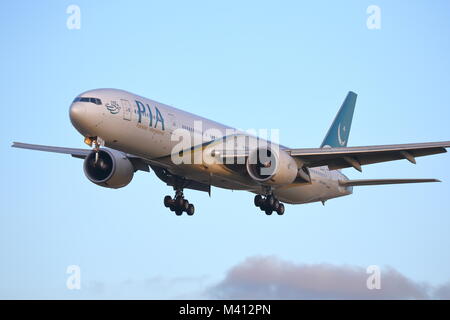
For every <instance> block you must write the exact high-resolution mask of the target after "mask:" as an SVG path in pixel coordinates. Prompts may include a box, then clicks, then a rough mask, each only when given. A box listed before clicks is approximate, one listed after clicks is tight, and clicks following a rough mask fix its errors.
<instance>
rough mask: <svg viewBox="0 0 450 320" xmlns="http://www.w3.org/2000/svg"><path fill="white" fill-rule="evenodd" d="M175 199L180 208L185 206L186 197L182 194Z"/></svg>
mask: <svg viewBox="0 0 450 320" xmlns="http://www.w3.org/2000/svg"><path fill="white" fill-rule="evenodd" d="M174 201H175V205H176V206H177V207H178V208H183V202H184V199H183V198H182V197H181V196H178V197H176V198H175V200H174Z"/></svg>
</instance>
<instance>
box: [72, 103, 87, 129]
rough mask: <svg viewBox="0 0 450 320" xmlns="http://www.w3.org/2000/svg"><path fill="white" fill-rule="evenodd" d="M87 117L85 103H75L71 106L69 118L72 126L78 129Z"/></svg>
mask: <svg viewBox="0 0 450 320" xmlns="http://www.w3.org/2000/svg"><path fill="white" fill-rule="evenodd" d="M85 115H86V105H85V104H84V103H78V102H74V103H72V105H71V106H70V109H69V116H70V121H72V124H73V125H74V126H75V127H77V126H79V125H80V124H81V122H82V121H83V119H84V118H85Z"/></svg>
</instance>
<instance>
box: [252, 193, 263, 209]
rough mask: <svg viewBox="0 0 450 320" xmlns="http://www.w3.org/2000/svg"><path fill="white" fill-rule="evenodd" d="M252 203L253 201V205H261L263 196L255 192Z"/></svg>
mask: <svg viewBox="0 0 450 320" xmlns="http://www.w3.org/2000/svg"><path fill="white" fill-rule="evenodd" d="M254 203H255V206H257V207H261V205H262V204H263V197H262V196H261V195H260V194H257V195H256V196H255V201H254Z"/></svg>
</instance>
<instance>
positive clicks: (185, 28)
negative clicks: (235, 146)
mask: <svg viewBox="0 0 450 320" xmlns="http://www.w3.org/2000/svg"><path fill="white" fill-rule="evenodd" d="M70 4H76V5H78V6H79V7H80V9H81V29H80V30H68V29H67V27H66V20H67V18H68V14H66V8H67V7H68V5H70ZM371 4H376V5H378V6H379V7H380V8H381V19H382V20H381V29H380V30H369V29H367V27H366V19H367V17H368V15H367V14H366V9H367V7H368V6H369V5H371ZM449 9H450V5H449V3H448V1H433V2H430V1H422V0H421V1H419V0H415V1H341V2H336V1H314V2H311V1H310V2H300V1H281V2H276V3H275V2H270V1H246V2H245V3H243V2H241V1H215V2H211V1H188V2H186V1H184V2H182V1H164V2H161V1H158V2H156V1H155V2H153V1H141V2H139V1H114V2H111V1H74V2H68V1H46V2H44V1H41V2H37V1H9V2H3V3H2V5H1V12H2V13H1V14H2V19H1V20H0V25H1V28H0V36H1V39H2V50H1V51H0V65H1V70H2V72H1V76H0V81H1V88H2V100H3V101H2V115H3V116H2V117H1V120H0V121H1V126H0V130H1V136H2V137H3V143H2V144H1V145H0V149H1V153H2V158H1V161H2V165H1V166H0V174H1V177H2V179H1V184H0V186H1V195H2V201H1V202H0V261H1V264H0V297H1V298H171V297H202V296H203V292H204V290H205V289H206V288H208V287H210V286H213V285H214V284H216V283H217V282H219V281H221V280H222V279H223V278H224V277H225V275H226V274H227V271H228V270H229V269H230V268H232V267H233V266H235V265H237V264H239V263H240V262H242V261H244V260H245V259H246V258H248V257H253V256H276V257H278V258H280V259H284V260H286V261H292V262H293V263H298V264H303V263H307V264H308V263H309V264H318V263H329V264H332V265H337V266H340V265H351V266H360V267H363V268H365V267H366V266H368V265H373V264H375V265H380V266H382V267H384V266H390V267H393V268H395V269H396V270H398V271H399V272H401V273H402V274H403V275H405V276H406V277H408V278H410V279H412V280H413V281H416V282H425V283H428V284H430V285H439V284H442V283H446V282H448V281H450V272H449V270H450V252H449V251H448V247H449V245H450V235H449V233H448V227H449V226H450V204H449V202H448V201H447V198H448V196H449V190H450V188H449V186H450V174H449V170H448V164H449V162H450V158H449V157H448V155H437V156H432V157H427V158H420V159H418V164H417V165H416V166H413V165H411V164H409V163H408V162H407V161H398V162H392V163H386V164H379V165H373V166H369V167H365V168H364V172H363V173H362V174H360V173H358V172H356V171H354V170H350V169H348V170H345V172H344V173H345V174H347V175H348V176H350V177H351V178H438V179H441V180H443V183H440V184H426V185H401V186H379V187H366V188H364V187H361V188H355V190H354V194H353V195H351V196H349V197H344V198H341V199H336V200H331V201H329V202H328V203H327V204H326V206H325V207H322V205H321V204H309V205H298V206H291V205H288V206H286V214H285V215H284V216H283V217H278V216H271V217H268V216H266V215H264V214H262V213H261V212H260V211H259V210H258V209H256V208H255V207H254V206H253V195H252V194H250V193H245V192H231V191H224V190H219V189H216V188H215V189H213V191H212V197H211V198H209V197H208V195H207V194H203V193H200V192H196V191H187V198H188V199H189V200H190V201H191V202H193V203H195V205H196V215H195V216H194V217H187V216H182V217H177V216H175V215H174V214H171V213H169V212H168V210H167V209H166V208H164V207H163V205H162V199H163V197H164V195H166V194H172V190H171V188H169V187H167V186H165V184H164V183H162V182H161V181H159V180H158V179H157V178H156V176H155V175H154V174H153V173H150V174H147V173H138V174H136V175H135V178H134V179H133V181H132V183H131V184H130V185H129V186H127V187H126V188H123V189H119V190H109V189H103V188H101V187H98V186H96V185H94V184H92V183H90V182H89V181H88V180H87V179H86V178H85V177H84V174H83V172H82V161H80V160H78V159H74V158H71V157H67V156H64V155H56V154H47V153H39V152H32V151H25V150H17V149H11V148H10V144H11V142H12V141H22V142H30V143H39V144H48V145H58V146H70V147H84V145H83V138H82V137H81V136H80V135H79V133H78V132H77V131H76V130H75V129H74V128H73V127H72V126H71V124H70V120H69V117H68V107H69V105H70V102H71V101H72V99H73V98H74V97H75V96H76V95H77V94H78V93H80V92H82V91H85V90H88V89H93V88H102V87H112V88H121V89H125V90H129V91H131V92H135V93H137V94H140V95H143V96H146V97H148V98H151V99H154V100H157V101H160V102H163V103H166V104H170V105H173V106H176V107H178V108H182V109H185V110H188V111H190V112H193V113H196V114H199V115H202V116H204V117H207V118H211V119H213V120H216V121H219V122H222V123H224V124H227V125H231V126H233V127H237V128H242V129H247V128H280V129H281V132H280V139H281V142H282V143H283V144H284V145H287V146H292V147H316V146H319V144H320V142H321V141H322V139H323V136H324V135H325V133H326V131H327V129H328V127H329V125H330V123H331V121H332V119H333V117H334V115H335V113H336V111H337V110H338V107H339V106H340V104H341V103H342V100H343V99H344V97H345V95H346V93H347V92H348V91H349V90H352V91H355V92H356V93H358V101H357V106H356V110H355V116H354V121H353V124H352V132H351V134H350V141H349V145H354V146H357V145H372V144H390V143H408V142H427V141H441V140H450V128H449V126H448V119H449V116H450V107H449V105H450V90H448V88H449V84H450V62H449V59H448V52H449V49H450V37H449V32H450V19H449V15H450V10H449ZM72 264H75V265H79V266H80V267H81V272H82V289H81V290H79V291H69V290H67V288H66V286H65V282H66V278H67V275H66V273H65V271H66V267H67V266H68V265H72Z"/></svg>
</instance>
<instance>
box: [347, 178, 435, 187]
mask: <svg viewBox="0 0 450 320" xmlns="http://www.w3.org/2000/svg"><path fill="white" fill-rule="evenodd" d="M424 182H441V181H440V180H437V179H362V180H340V181H339V184H340V185H341V186H344V187H359V186H378V185H382V184H401V183H424Z"/></svg>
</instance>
